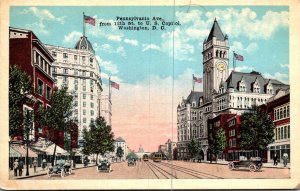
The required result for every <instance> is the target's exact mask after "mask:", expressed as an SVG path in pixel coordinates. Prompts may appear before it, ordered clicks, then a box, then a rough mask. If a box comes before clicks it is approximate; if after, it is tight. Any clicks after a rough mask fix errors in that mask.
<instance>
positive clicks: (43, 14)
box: [21, 7, 64, 24]
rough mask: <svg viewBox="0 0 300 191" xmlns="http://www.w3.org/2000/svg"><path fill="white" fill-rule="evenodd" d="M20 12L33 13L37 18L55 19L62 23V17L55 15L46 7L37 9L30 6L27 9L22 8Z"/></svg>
mask: <svg viewBox="0 0 300 191" xmlns="http://www.w3.org/2000/svg"><path fill="white" fill-rule="evenodd" d="M21 14H33V15H34V16H36V17H37V18H38V19H39V20H49V21H57V22H59V23H61V24H64V17H56V16H55V15H53V14H52V13H51V12H50V11H48V10H47V9H38V8H37V7H30V8H28V9H24V10H23V11H22V12H21Z"/></svg>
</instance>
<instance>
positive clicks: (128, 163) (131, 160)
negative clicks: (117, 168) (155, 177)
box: [127, 158, 136, 166]
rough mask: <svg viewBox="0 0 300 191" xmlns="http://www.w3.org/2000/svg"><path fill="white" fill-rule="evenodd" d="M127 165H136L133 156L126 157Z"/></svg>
mask: <svg viewBox="0 0 300 191" xmlns="http://www.w3.org/2000/svg"><path fill="white" fill-rule="evenodd" d="M127 165H128V166H136V159H135V158H128V160H127Z"/></svg>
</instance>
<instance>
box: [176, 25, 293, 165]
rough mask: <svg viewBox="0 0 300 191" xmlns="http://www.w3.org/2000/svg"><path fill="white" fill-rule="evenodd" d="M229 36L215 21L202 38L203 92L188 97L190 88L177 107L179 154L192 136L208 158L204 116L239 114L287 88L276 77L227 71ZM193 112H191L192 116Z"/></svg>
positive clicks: (183, 156) (185, 152) (186, 152)
mask: <svg viewBox="0 0 300 191" xmlns="http://www.w3.org/2000/svg"><path fill="white" fill-rule="evenodd" d="M228 53H229V44H228V36H227V35H225V36H224V35H223V33H222V31H221V29H220V27H219V25H218V23H217V21H216V20H215V22H214V25H213V27H212V29H211V31H210V34H209V36H208V39H207V40H204V42H203V52H202V54H203V92H198V93H200V94H202V95H201V96H199V97H198V99H199V100H191V99H190V97H191V95H193V94H195V93H196V92H191V94H190V95H189V97H188V98H187V99H183V100H182V102H181V103H180V104H179V105H178V107H177V128H178V131H177V133H178V134H177V135H178V157H179V158H185V157H187V158H188V149H187V145H188V143H190V141H191V140H192V138H193V139H194V140H198V142H199V143H200V145H201V150H202V151H201V155H202V156H203V157H204V160H206V159H207V149H208V148H209V146H208V139H207V138H208V137H207V129H208V127H207V120H208V119H212V118H214V117H216V116H217V115H219V114H221V113H233V114H238V115H241V114H242V113H244V112H247V111H249V109H250V108H252V107H253V106H259V105H262V104H265V103H267V101H268V99H269V98H270V97H272V96H273V95H274V94H275V92H276V91H277V90H278V89H281V88H283V89H285V88H288V87H289V85H286V84H283V83H282V82H280V81H278V80H274V79H273V80H271V79H265V78H264V77H263V76H262V75H261V74H260V73H258V72H255V71H253V72H250V73H243V72H236V71H232V72H231V73H230V74H229V66H228V64H229V56H228ZM193 115H194V116H193Z"/></svg>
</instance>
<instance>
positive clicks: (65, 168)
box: [47, 160, 72, 177]
mask: <svg viewBox="0 0 300 191" xmlns="http://www.w3.org/2000/svg"><path fill="white" fill-rule="evenodd" d="M66 174H69V175H70V174H72V167H71V163H69V162H65V161H62V160H60V161H59V162H58V163H57V164H55V165H54V166H52V167H50V168H49V169H48V171H47V175H48V177H51V176H52V175H60V176H61V177H64V176H65V175H66Z"/></svg>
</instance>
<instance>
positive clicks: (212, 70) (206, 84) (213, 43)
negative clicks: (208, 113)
mask: <svg viewBox="0 0 300 191" xmlns="http://www.w3.org/2000/svg"><path fill="white" fill-rule="evenodd" d="M228 53H229V46H228V36H227V35H225V36H224V34H223V32H222V31H221V29H220V26H219V24H218V22H217V20H216V19H215V21H214V24H213V26H212V28H211V30H210V33H209V35H208V38H207V39H206V40H204V42H203V52H202V55H203V93H204V103H207V102H210V101H212V93H213V92H214V91H216V92H218V91H219V86H220V83H221V82H225V81H226V79H227V77H228V58H229V57H228Z"/></svg>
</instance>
